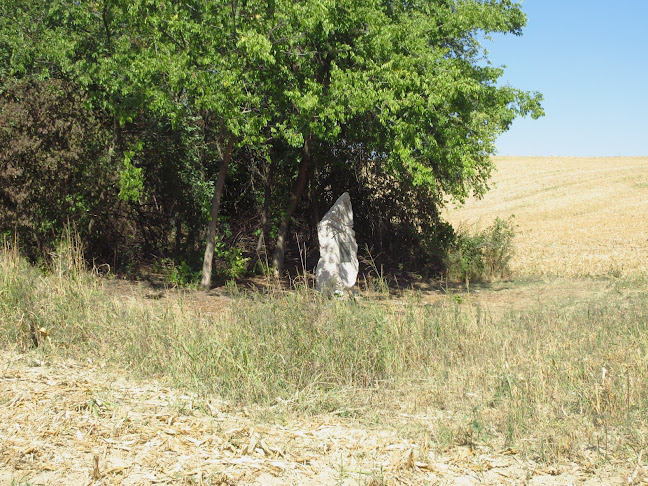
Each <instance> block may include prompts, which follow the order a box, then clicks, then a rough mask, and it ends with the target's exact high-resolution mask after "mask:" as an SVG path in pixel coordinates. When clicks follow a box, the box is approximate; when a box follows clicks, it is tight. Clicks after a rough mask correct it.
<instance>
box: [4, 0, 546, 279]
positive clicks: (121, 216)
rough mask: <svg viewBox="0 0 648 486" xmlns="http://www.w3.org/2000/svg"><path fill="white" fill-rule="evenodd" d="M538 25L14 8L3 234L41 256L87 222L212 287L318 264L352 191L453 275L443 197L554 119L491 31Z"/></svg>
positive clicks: (222, 5) (386, 233)
mask: <svg viewBox="0 0 648 486" xmlns="http://www.w3.org/2000/svg"><path fill="white" fill-rule="evenodd" d="M525 22H526V16H525V14H524V13H523V11H522V9H521V5H520V4H517V3H514V2H512V1H511V0H414V1H408V2H397V1H391V0H295V1H294V0H268V1H265V2H262V1H257V0H182V1H180V0H128V1H125V0H52V1H50V2H42V1H40V0H6V1H4V2H2V5H0V234H2V235H4V236H5V238H15V237H17V238H18V240H19V241H20V246H21V248H22V251H23V252H25V253H26V254H27V255H28V256H30V257H31V258H33V259H37V258H38V257H39V255H42V254H43V253H44V252H46V251H48V249H49V248H51V246H52V245H53V243H54V242H55V241H56V240H57V239H58V238H59V237H60V235H61V233H62V231H63V229H64V228H65V226H66V225H70V224H73V225H74V227H75V228H76V230H77V231H78V232H79V234H80V236H81V238H82V240H83V242H84V245H85V248H86V253H87V255H88V257H89V258H93V259H96V260H98V261H105V262H108V263H111V264H113V265H116V266H118V267H119V266H128V265H135V264H139V263H142V262H150V261H155V260H158V259H160V258H171V259H174V260H175V261H178V262H179V261H183V262H186V264H187V265H188V266H189V267H190V268H193V269H195V270H196V271H198V269H200V268H202V285H203V287H208V286H209V285H210V283H211V281H212V271H213V269H216V270H217V272H219V273H221V274H222V273H227V272H229V273H230V275H232V274H235V273H243V272H246V271H248V272H249V271H254V270H255V269H256V270H258V269H259V268H265V269H266V270H267V268H268V267H272V268H274V269H275V271H276V272H278V273H279V274H281V273H282V272H283V271H284V269H285V268H286V262H287V261H291V262H293V261H299V260H300V259H299V254H300V252H302V253H303V252H304V249H306V252H305V253H306V258H307V259H312V258H316V257H317V230H316V226H317V222H318V221H319V219H320V218H321V217H322V216H323V214H324V213H325V212H326V210H327V209H328V207H329V206H330V204H331V203H332V202H333V201H335V199H336V198H337V197H338V196H339V195H340V194H341V193H342V192H344V191H348V192H349V193H350V194H351V197H352V201H353V205H354V212H355V214H356V218H355V224H356V233H357V238H358V242H359V244H360V246H361V247H365V246H366V247H367V248H369V249H370V251H371V252H372V253H373V254H374V255H378V256H379V258H381V259H382V260H383V261H384V262H386V263H388V264H391V265H394V266H400V267H404V268H410V267H415V268H416V269H417V270H418V271H429V272H434V271H438V270H439V269H440V268H441V265H442V261H443V254H444V249H445V248H446V247H447V245H448V244H449V242H450V241H451V239H452V236H453V231H452V228H451V227H449V225H448V224H447V223H445V222H444V221H443V220H442V219H441V218H440V215H439V210H440V208H441V207H443V205H444V204H447V203H448V202H449V201H451V200H458V201H462V200H464V199H465V198H466V197H468V196H469V195H471V194H476V195H478V196H479V195H481V194H484V192H485V191H486V190H487V188H488V179H489V176H490V173H491V171H492V169H493V165H492V161H491V155H492V154H493V153H494V152H495V145H494V141H495V139H496V137H497V136H498V135H499V134H501V133H502V132H504V131H506V130H507V129H508V128H509V126H510V124H511V122H512V121H513V120H514V119H515V118H516V117H518V116H525V115H531V116H533V117H537V116H541V115H542V108H541V105H540V103H541V95H540V94H539V93H531V92H526V91H522V90H519V89H516V88H514V87H511V86H501V85H500V84H498V79H499V78H500V77H501V76H502V73H503V69H502V68H501V67H498V66H493V65H491V63H490V62H489V61H488V56H487V53H486V52H485V50H484V49H483V47H482V45H481V43H480V41H481V40H482V39H483V38H484V36H487V35H489V34H495V33H507V34H512V35H520V34H521V32H522V28H523V27H524V25H525ZM214 256H215V258H214ZM309 261H310V260H309Z"/></svg>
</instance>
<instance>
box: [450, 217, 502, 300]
mask: <svg viewBox="0 0 648 486" xmlns="http://www.w3.org/2000/svg"><path fill="white" fill-rule="evenodd" d="M514 237H515V230H514V225H513V219H512V217H511V218H509V219H507V220H503V219H500V218H496V219H495V222H494V223H493V225H492V226H490V227H488V228H486V229H484V230H482V231H479V232H476V233H474V234H471V233H470V232H468V231H466V230H459V231H458V232H457V234H456V235H455V241H454V243H453V244H452V245H451V246H450V248H449V250H448V255H447V257H446V272H447V275H448V277H449V278H450V279H453V280H456V279H460V280H463V281H465V282H466V286H467V287H468V286H469V285H470V281H471V280H484V279H492V278H501V277H504V276H507V275H508V274H509V263H510V261H511V258H512V257H513V238H514Z"/></svg>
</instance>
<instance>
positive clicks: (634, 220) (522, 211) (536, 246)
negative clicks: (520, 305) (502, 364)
mask: <svg viewBox="0 0 648 486" xmlns="http://www.w3.org/2000/svg"><path fill="white" fill-rule="evenodd" d="M495 165H496V167H497V171H496V172H495V173H494V176H493V179H492V184H491V191H490V192H488V194H486V196H485V197H484V198H483V199H481V200H477V199H474V198H473V199H470V200H469V201H467V202H466V204H465V205H463V206H461V207H450V208H449V209H448V210H446V213H445V214H446V217H447V219H448V220H449V221H450V222H452V223H453V224H454V225H458V224H461V225H464V226H466V227H467V228H469V229H470V228H473V227H474V228H482V227H484V226H487V225H489V224H491V223H492V221H493V220H494V219H495V218H496V217H500V218H508V217H510V216H511V215H514V221H515V224H516V225H517V231H516V239H515V248H516V255H515V257H514V259H513V261H512V270H513V274H514V275H516V276H561V277H583V276H602V275H618V274H625V273H628V272H633V271H636V270H645V269H646V267H647V263H646V262H648V157H592V158H583V157H496V158H495Z"/></svg>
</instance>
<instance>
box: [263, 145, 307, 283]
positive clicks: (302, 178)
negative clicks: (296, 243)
mask: <svg viewBox="0 0 648 486" xmlns="http://www.w3.org/2000/svg"><path fill="white" fill-rule="evenodd" d="M312 135H313V134H312V133H310V132H309V134H308V136H307V137H306V140H304V154H303V156H302V160H301V163H300V164H299V175H298V176H297V182H296V184H295V188H294V189H293V193H292V195H291V196H290V205H289V206H288V211H287V212H286V215H285V216H284V218H283V220H281V224H280V226H279V233H278V234H277V244H276V245H275V251H274V256H273V257H272V267H273V268H274V273H275V275H276V276H279V275H281V272H282V271H283V269H284V258H285V255H286V235H287V234H288V225H289V224H290V219H291V218H292V215H293V213H294V212H295V209H297V203H298V202H299V199H300V198H301V195H302V194H303V192H304V188H305V187H306V181H307V179H308V166H309V164H310V160H311V153H310V144H311V138H312Z"/></svg>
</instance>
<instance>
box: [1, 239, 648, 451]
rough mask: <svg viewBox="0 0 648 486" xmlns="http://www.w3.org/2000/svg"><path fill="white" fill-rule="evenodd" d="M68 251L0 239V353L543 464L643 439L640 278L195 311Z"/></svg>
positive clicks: (647, 313)
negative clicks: (43, 261)
mask: <svg viewBox="0 0 648 486" xmlns="http://www.w3.org/2000/svg"><path fill="white" fill-rule="evenodd" d="M76 248H77V246H76V245H75V244H74V242H72V243H69V244H64V245H62V246H61V247H60V249H59V251H58V252H57V253H56V254H54V255H53V256H52V264H51V265H50V267H49V268H48V269H47V270H46V271H45V272H43V271H41V270H38V269H35V268H33V267H31V266H30V265H28V264H27V263H26V262H25V261H24V260H23V259H21V258H20V256H19V255H18V253H17V251H16V250H15V249H12V248H9V247H8V246H5V247H4V249H3V250H2V252H1V254H0V324H1V325H2V330H3V332H2V334H1V336H0V346H1V347H2V348H6V349H8V348H21V349H27V348H30V347H31V346H32V345H33V342H34V341H37V342H38V343H39V347H38V353H39V354H41V355H42V356H45V357H47V356H62V357H75V358H77V359H80V358H79V357H88V358H91V359H98V360H104V361H107V362H108V363H110V364H112V365H114V366H118V367H121V368H123V369H128V370H130V371H131V372H133V373H135V374H137V375H139V376H154V377H157V378H162V379H168V380H169V381H170V382H172V383H174V384H175V385H178V386H180V387H183V388H187V389H191V390H195V391H198V392H200V393H204V394H212V393H213V394H217V395H219V396H222V397H224V398H227V399H230V400H233V401H236V402H237V403H241V404H259V405H261V406H265V407H266V409H267V407H268V406H270V405H272V406H277V405H281V407H282V408H283V409H286V410H289V411H292V412H297V413H320V412H333V413H336V414H340V415H349V416H354V417H356V418H359V419H361V420H365V421H369V422H385V421H391V420H393V417H394V416H396V415H398V413H401V412H403V411H405V412H406V414H408V416H411V417H414V418H412V419H408V420H407V421H406V423H405V424H404V425H403V427H405V428H408V430H407V432H408V434H409V435H411V436H412V437H414V438H416V439H417V440H419V441H421V443H423V445H424V447H425V448H427V447H431V448H437V449H444V448H448V447H453V446H456V445H468V446H471V445H475V444H489V445H491V446H492V447H493V448H497V449H501V448H516V449H518V450H523V451H524V452H526V453H527V454H530V455H532V456H533V457H535V458H537V459H538V460H540V461H543V462H547V463H554V462H558V461H563V460H578V459H579V458H582V457H585V455H587V451H588V450H589V451H594V452H595V454H597V457H600V459H601V460H606V459H607V458H609V457H615V456H622V457H626V458H627V457H628V456H630V455H633V454H634V455H638V454H639V451H642V450H643V449H645V448H646V447H648V444H647V443H646V437H647V436H646V426H647V420H648V413H647V412H648V386H646V384H647V383H648V355H647V352H646V351H647V350H648V277H647V276H646V275H645V274H642V273H636V274H632V275H630V276H626V277H623V278H617V279H613V280H611V281H610V282H611V283H610V285H609V287H608V289H607V291H606V292H605V293H604V294H602V295H597V296H594V297H592V298H591V299H589V300H585V301H581V302H580V303H579V304H576V305H569V306H561V304H560V303H559V302H557V303H551V302H546V303H538V304H535V305H533V306H531V307H527V308H523V309H517V310H513V309H511V310H510V311H509V312H505V313H501V315H492V314H490V313H488V312H486V311H484V310H483V308H482V307H480V306H478V305H473V304H472V303H471V302H470V300H469V299H466V300H463V299H454V298H453V296H451V295H450V296H448V297H447V298H446V299H442V300H440V301H438V302H436V303H434V304H431V305H424V304H423V303H422V302H421V300H420V299H419V296H418V295H417V294H416V293H412V294H410V296H409V297H408V298H406V299H405V300H403V301H400V302H398V303H394V302H389V301H372V300H369V299H368V300H364V301H363V300H360V301H357V302H355V301H337V300H327V299H322V298H321V297H320V296H319V295H317V294H315V293H313V292H312V291H310V290H308V289H307V288H305V287H304V288H302V289H301V290H300V291H297V292H292V293H283V294H276V295H264V294H259V293H251V294H246V293H243V292H241V293H239V294H237V295H235V297H234V300H233V304H232V305H230V306H228V307H225V308H223V309H222V310H221V311H219V312H210V313H207V312H202V311H200V309H199V308H195V307H194V306H192V305H189V304H188V302H187V301H186V299H183V298H182V297H181V298H179V299H177V300H175V301H157V300H147V299H143V298H137V297H127V298H124V296H123V295H114V294H111V293H110V292H107V291H106V290H104V288H103V286H102V282H103V281H102V279H101V278H99V277H98V276H96V275H94V274H93V273H92V272H88V271H86V270H85V269H83V267H82V264H81V263H80V262H81V259H80V258H79V253H78V251H77V250H76ZM406 404H409V405H406ZM275 410H276V409H275ZM396 412H398V413H396ZM416 417H419V418H416Z"/></svg>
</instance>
